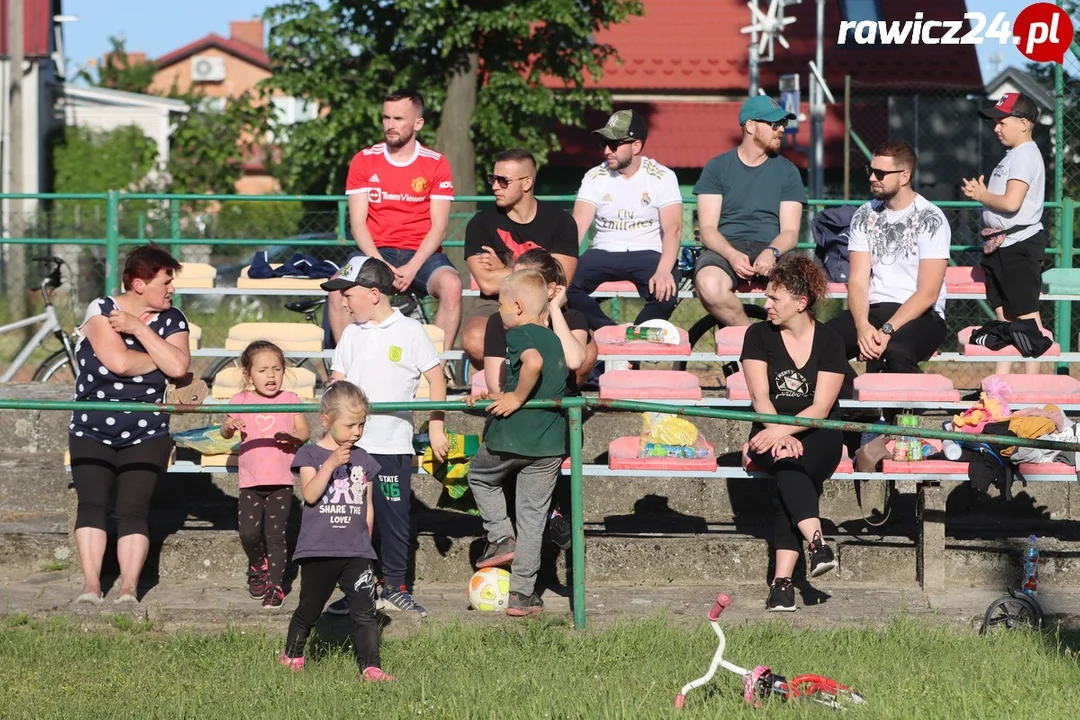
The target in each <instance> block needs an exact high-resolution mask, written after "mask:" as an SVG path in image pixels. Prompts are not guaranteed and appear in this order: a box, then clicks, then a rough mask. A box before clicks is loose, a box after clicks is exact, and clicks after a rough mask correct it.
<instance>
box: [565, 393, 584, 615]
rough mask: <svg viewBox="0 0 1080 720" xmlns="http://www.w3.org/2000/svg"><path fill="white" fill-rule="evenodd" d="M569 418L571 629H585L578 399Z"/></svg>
mask: <svg viewBox="0 0 1080 720" xmlns="http://www.w3.org/2000/svg"><path fill="white" fill-rule="evenodd" d="M567 413H568V415H569V419H570V531H571V537H572V538H573V539H572V540H571V545H570V553H571V562H570V572H572V573H573V574H574V629H575V630H584V629H585V522H584V521H585V518H584V515H585V496H584V487H583V484H582V479H581V462H582V461H581V439H582V438H581V402H580V401H579V402H578V403H577V404H574V405H571V406H570V408H569V409H568V410H567Z"/></svg>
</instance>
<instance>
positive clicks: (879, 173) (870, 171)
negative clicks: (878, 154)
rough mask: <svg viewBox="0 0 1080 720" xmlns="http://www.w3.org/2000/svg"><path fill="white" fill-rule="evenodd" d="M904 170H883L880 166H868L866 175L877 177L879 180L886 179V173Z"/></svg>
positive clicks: (890, 173)
mask: <svg viewBox="0 0 1080 720" xmlns="http://www.w3.org/2000/svg"><path fill="white" fill-rule="evenodd" d="M902 172H904V171H903V170H882V169H880V168H876V167H871V166H870V165H867V166H866V177H868V178H876V179H877V180H884V179H885V176H886V175H892V174H894V173H902Z"/></svg>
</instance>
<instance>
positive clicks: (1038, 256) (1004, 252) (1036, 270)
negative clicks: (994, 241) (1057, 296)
mask: <svg viewBox="0 0 1080 720" xmlns="http://www.w3.org/2000/svg"><path fill="white" fill-rule="evenodd" d="M1046 240H1047V237H1046V230H1040V231H1039V232H1037V233H1035V234H1034V235H1032V236H1031V237H1029V238H1027V239H1026V240H1021V241H1020V242H1018V243H1016V244H1015V245H1009V246H1008V247H1003V248H998V250H997V252H993V253H990V254H989V255H983V259H982V266H983V269H984V270H985V271H986V299H987V301H988V302H989V303H990V307H993V308H998V307H1000V308H1001V309H1002V311H1003V312H1004V313H1005V317H1006V318H1008V319H1012V318H1015V317H1018V316H1020V315H1027V314H1029V313H1034V312H1038V311H1039V292H1040V291H1041V290H1042V269H1043V260H1044V259H1045V258H1046Z"/></svg>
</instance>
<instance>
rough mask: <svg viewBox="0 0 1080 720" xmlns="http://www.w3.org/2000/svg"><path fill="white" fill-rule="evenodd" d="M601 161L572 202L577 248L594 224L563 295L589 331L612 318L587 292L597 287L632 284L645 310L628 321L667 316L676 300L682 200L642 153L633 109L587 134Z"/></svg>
mask: <svg viewBox="0 0 1080 720" xmlns="http://www.w3.org/2000/svg"><path fill="white" fill-rule="evenodd" d="M593 135H594V136H596V137H597V138H598V139H599V141H600V145H601V149H602V151H603V154H604V162H603V163H602V164H600V165H599V166H597V167H595V168H593V169H592V170H590V171H589V172H588V173H586V174H585V178H584V179H583V180H582V181H581V189H580V190H579V191H578V196H577V201H576V202H575V203H574V221H575V222H576V223H577V228H578V242H579V244H580V243H581V241H582V240H584V238H585V234H586V233H587V232H588V230H589V227H590V226H592V225H593V224H594V223H595V225H596V235H595V237H594V238H593V246H592V247H591V248H590V249H589V250H587V251H586V252H585V253H584V254H583V255H582V256H581V258H580V259H579V260H578V266H577V272H575V273H574V279H573V281H572V282H571V283H570V289H569V291H568V292H567V298H568V302H569V305H570V307H571V308H573V309H575V310H577V311H579V312H581V313H582V314H583V315H585V317H586V319H587V320H588V322H589V327H590V328H591V329H593V330H596V329H597V328H601V327H604V326H606V325H614V324H615V321H614V320H612V319H611V318H609V317H608V316H607V315H605V314H604V311H603V310H601V309H600V304H599V302H597V300H596V299H595V298H593V297H592V296H591V293H592V292H593V291H594V290H596V288H597V286H598V285H600V283H604V282H614V281H620V280H622V281H626V280H629V281H630V282H632V283H634V285H635V286H636V287H637V291H638V294H639V295H640V296H641V297H642V298H644V299H645V307H643V308H642V310H641V312H640V313H638V316H637V319H636V320H635V321H634V323H635V324H640V323H642V322H644V321H646V320H654V319H663V320H666V319H667V318H669V317H671V313H672V311H674V310H675V306H676V305H677V304H678V302H679V294H678V284H679V269H678V267H677V262H678V258H679V240H680V238H681V236H682V210H683V207H682V196H681V195H680V193H679V182H678V180H677V179H676V178H675V173H674V172H672V171H671V170H670V169H668V168H666V167H664V166H663V165H661V164H660V163H658V162H656V161H655V160H652V159H651V158H647V157H645V156H644V155H642V154H641V153H642V151H643V150H644V148H645V138H646V136H647V135H648V128H647V127H646V125H645V120H644V118H642V117H641V115H639V114H638V113H637V112H635V111H633V110H620V111H618V112H616V113H615V114H614V115H612V116H611V118H610V119H609V120H608V122H607V125H605V126H604V127H603V128H601V129H599V130H595V131H593Z"/></svg>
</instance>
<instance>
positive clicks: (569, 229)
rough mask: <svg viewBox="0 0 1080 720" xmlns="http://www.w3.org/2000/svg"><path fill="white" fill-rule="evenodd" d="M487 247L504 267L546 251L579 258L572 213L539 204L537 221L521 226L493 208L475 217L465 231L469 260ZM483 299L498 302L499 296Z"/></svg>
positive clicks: (502, 211) (489, 296)
mask: <svg viewBox="0 0 1080 720" xmlns="http://www.w3.org/2000/svg"><path fill="white" fill-rule="evenodd" d="M485 245H487V246H488V247H490V248H491V249H492V250H494V251H495V254H496V255H498V256H499V259H501V260H502V261H503V264H504V265H507V266H509V265H511V264H512V263H513V262H514V260H516V259H517V258H518V257H519V256H520V255H521V254H522V253H523V252H525V251H526V250H532V249H534V248H538V247H539V248H543V249H545V250H547V251H548V252H549V253H552V254H555V255H569V256H570V257H577V256H578V242H577V224H576V223H575V222H574V218H573V216H572V215H570V213H568V212H566V211H565V210H560V209H559V208H557V207H555V206H554V205H549V204H548V203H544V202H541V201H539V200H537V201H536V217H534V218H533V219H532V222H529V223H525V224H524V225H522V224H519V223H516V222H514V221H513V220H511V219H510V218H509V217H507V215H506V211H505V210H502V209H501V208H498V207H496V206H494V205H492V206H491V207H489V208H486V209H484V210H481V211H480V212H478V213H477V214H476V215H474V216H473V218H472V220H470V221H469V224H468V225H467V226H466V227H465V257H466V258H468V257H471V256H473V255H476V254H477V253H479V252H481V249H480V248H482V247H483V246H485ZM480 297H482V298H488V299H496V298H498V297H499V296H498V295H497V294H496V295H485V294H484V293H480Z"/></svg>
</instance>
